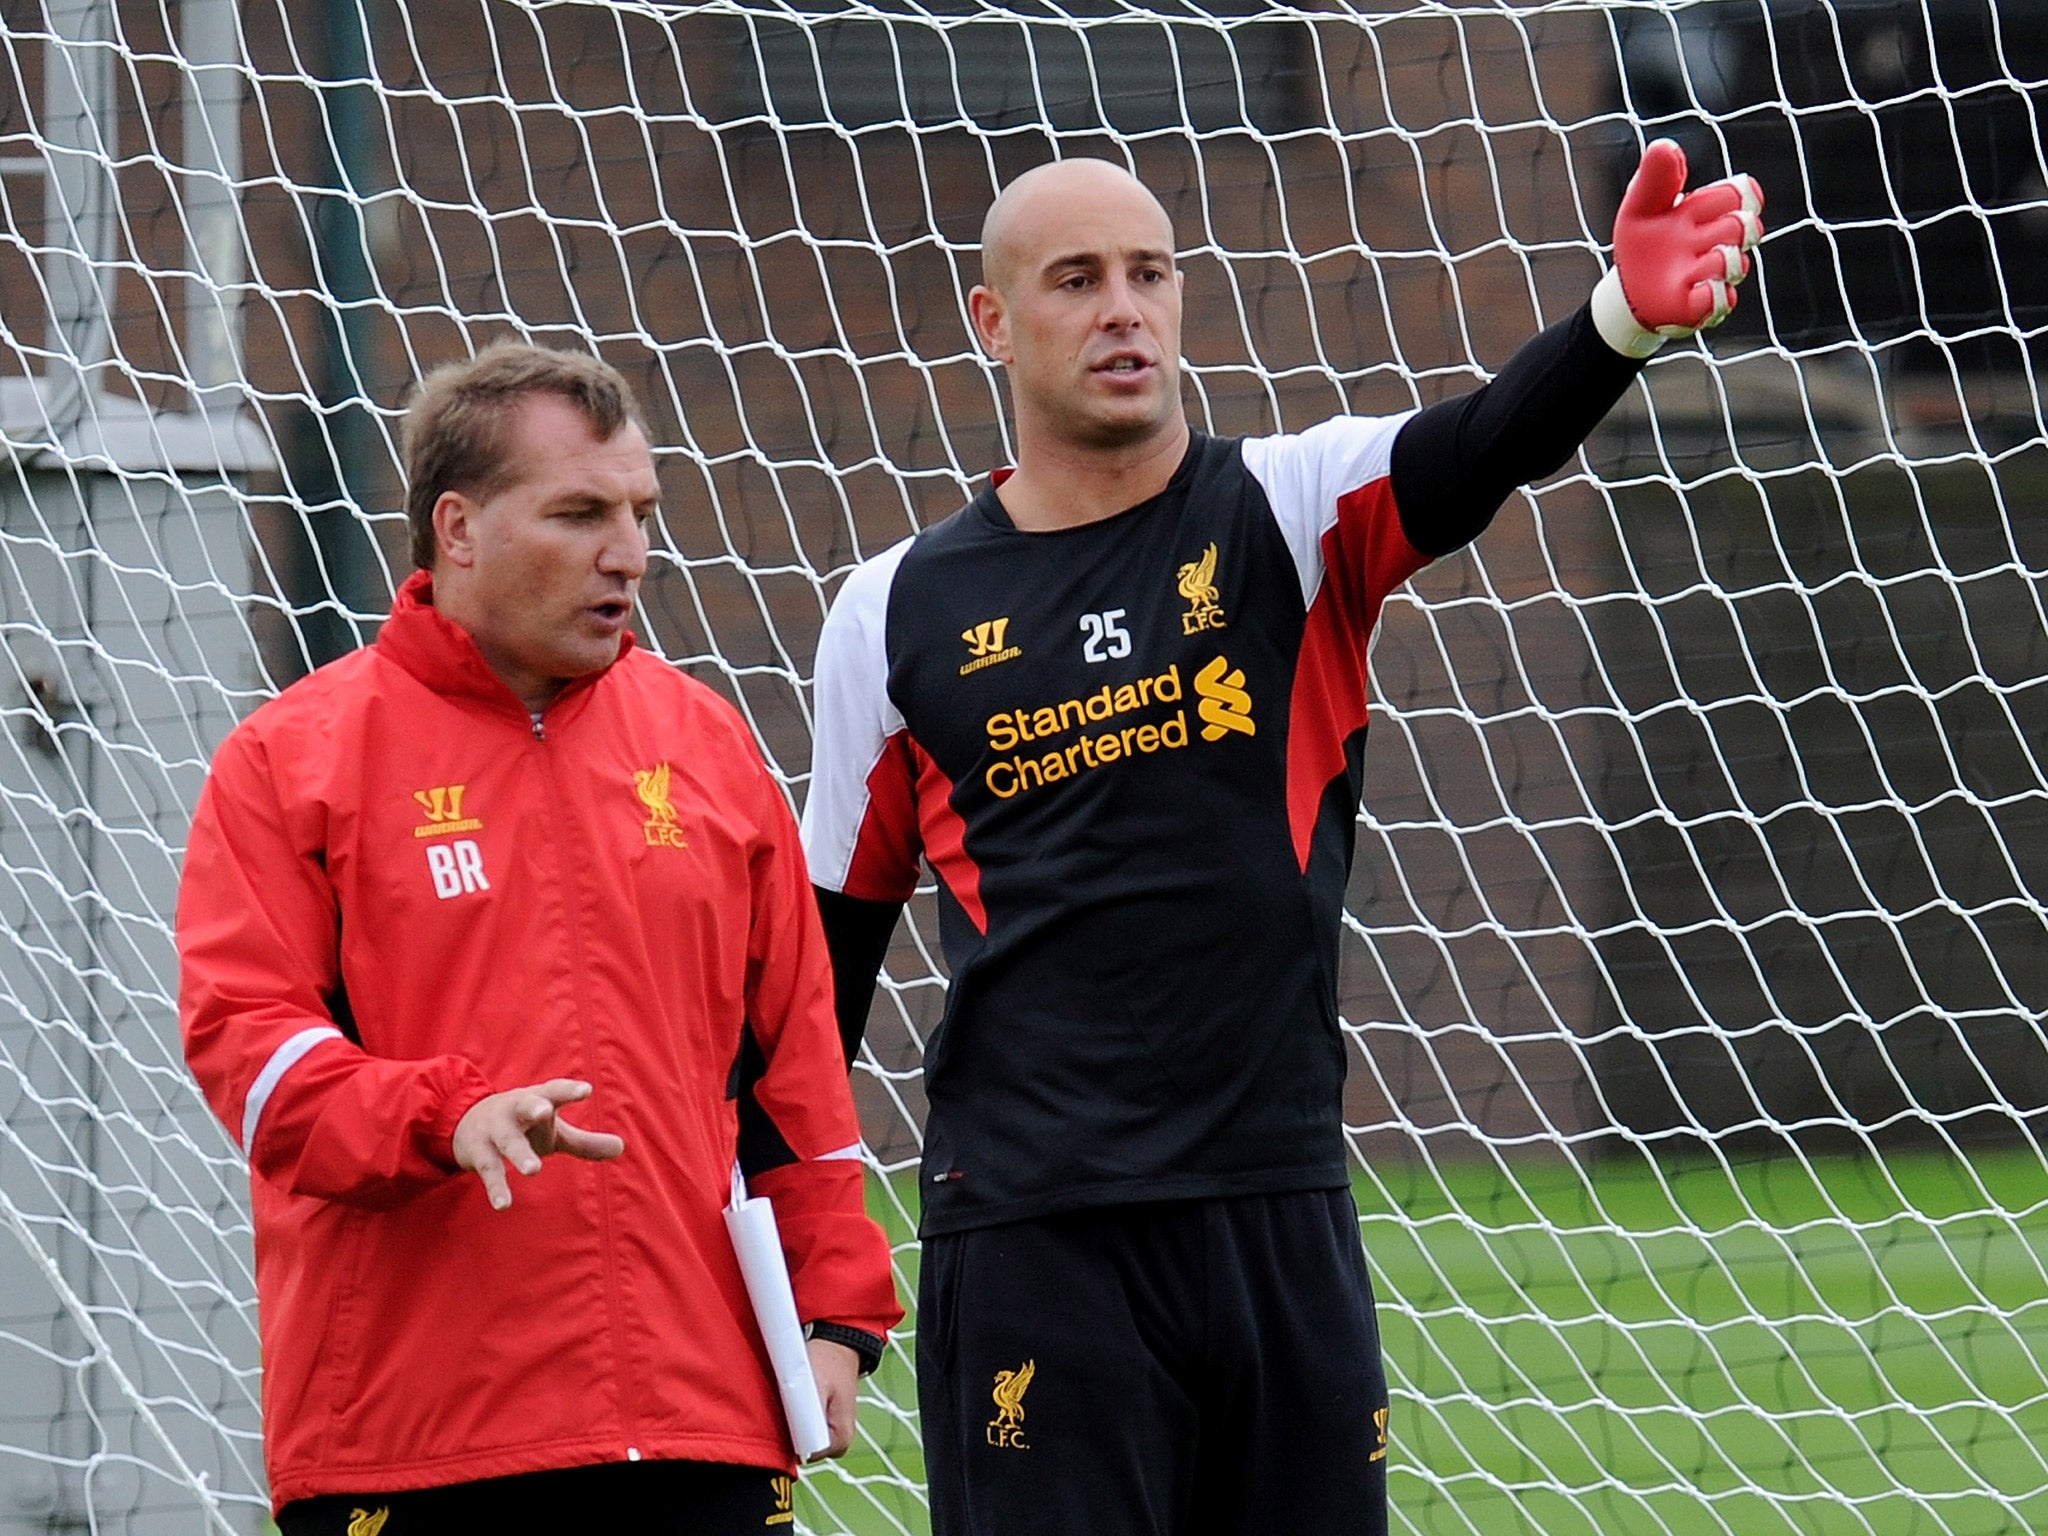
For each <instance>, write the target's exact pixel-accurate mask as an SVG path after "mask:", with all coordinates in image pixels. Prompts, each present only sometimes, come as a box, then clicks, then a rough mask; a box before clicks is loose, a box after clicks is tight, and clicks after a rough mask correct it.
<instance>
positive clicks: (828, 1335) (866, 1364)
mask: <svg viewBox="0 0 2048 1536" xmlns="http://www.w3.org/2000/svg"><path fill="white" fill-rule="evenodd" d="M804 1337H805V1338H807V1339H823V1340H824V1341H825V1342H826V1343H827V1344H844V1345H845V1346H846V1347H847V1348H848V1349H850V1350H852V1351H853V1352H854V1353H855V1354H856V1355H859V1356H860V1373H861V1375H863V1376H866V1375H868V1374H869V1373H870V1372H872V1371H873V1370H874V1368H875V1367H876V1366H878V1365H880V1364H881V1363H882V1349H883V1347H884V1346H885V1345H887V1344H888V1342H889V1341H888V1340H887V1339H885V1338H883V1337H882V1336H881V1335H880V1334H879V1333H869V1332H868V1331H867V1329H865V1328H849V1327H848V1326H847V1325H846V1324H845V1323H805V1324H804Z"/></svg>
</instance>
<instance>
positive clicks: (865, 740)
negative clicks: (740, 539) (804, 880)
mask: <svg viewBox="0 0 2048 1536" xmlns="http://www.w3.org/2000/svg"><path fill="white" fill-rule="evenodd" d="M910 543H911V541H910V540H909V539H904V540H902V541H901V542H899V543H897V544H894V545H891V546H890V547H889V548H888V549H886V550H884V551H883V552H882V553H881V554H879V555H877V556H875V558H874V559H872V560H870V561H868V562H867V563H866V564H865V565H862V566H860V567H859V568H858V569H857V570H855V571H854V573H853V574H852V575H851V576H849V577H847V579H846V585H845V586H843V587H841V588H840V589H839V595H838V597H837V598H835V599H834V600H833V603H832V611H831V612H830V613H829V614H827V615H826V616H825V627H824V629H823V630H822V631H821V632H820V633H819V636H818V656H817V662H816V665H815V667H814V668H813V674H814V675H813V682H814V684H815V692H814V696H813V709H812V722H813V735H812V743H811V788H810V793H809V794H808V795H807V796H806V797H805V799H804V814H803V840H804V857H805V858H806V859H807V860H808V861H809V863H810V866H811V879H812V882H813V883H814V884H816V885H818V886H819V887H821V888H822V889H824V890H828V891H843V890H844V889H845V888H846V877H847V875H848V874H849V873H850V872H851V871H852V869H853V856H854V852H855V850H856V849H857V848H858V847H859V844H860V830H861V826H862V824H863V823H864V822H865V821H866V820H867V814H868V805H869V801H870V799H871V796H870V794H869V791H868V780H869V778H870V776H871V775H872V774H873V773H874V771H875V767H876V765H877V764H878V763H880V762H881V761H882V755H883V753H884V752H885V751H886V750H887V747H888V744H889V739H890V738H891V737H892V736H893V735H895V734H896V733H897V732H898V731H901V730H902V729H903V716H902V715H901V714H900V713H899V712H898V711H897V709H896V706H895V704H894V703H893V702H892V701H891V700H890V698H889V658H888V636H887V630H888V622H889V589H890V587H891V586H892V585H893V584H894V582H895V579H896V569H897V567H898V566H900V565H901V564H902V563H903V557H904V555H905V554H907V553H908V552H909V550H910Z"/></svg>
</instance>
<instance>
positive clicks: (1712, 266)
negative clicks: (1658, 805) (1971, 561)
mask: <svg viewBox="0 0 2048 1536" xmlns="http://www.w3.org/2000/svg"><path fill="white" fill-rule="evenodd" d="M1685 177H1686V172H1685V161H1684V157H1683V155H1682V154H1681V153H1680V152H1679V150H1678V148H1677V146H1676V145H1674V144H1670V143H1662V142H1660V143H1658V144H1653V145H1652V146H1651V147H1650V149H1649V151H1648V152H1647V153H1646V155H1645V157H1644V160H1643V163H1642V166H1641V168H1640V170H1639V171H1638V172H1637V175H1636V178H1635V181H1634V182H1633V184H1632V185H1631V186H1630V188H1629V191H1628V193H1627V196H1626V197H1625V199H1624V201H1623V203H1622V206H1621V210H1620V212H1619V213H1618V214H1617V216H1616V219H1615V267H1614V270H1613V271H1611V272H1610V273H1608V274H1607V276H1606V277H1605V278H1604V279H1603V280H1602V281H1601V283H1600V284H1599V286H1598V287H1597V288H1596V289H1595V291H1594V293H1593V296H1592V298H1591V301H1590V302H1589V303H1588V304H1587V305H1585V306H1583V307H1581V308H1580V309H1578V310H1577V311H1576V312H1575V313H1573V314H1572V315H1570V316H1568V317H1567V318H1566V319H1564V320H1562V321H1561V322H1559V323H1558V324H1557V325H1555V326H1553V327H1551V328H1550V329H1549V330H1547V331H1545V332H1543V334H1541V335H1540V336H1538V337H1536V338H1535V339H1534V340H1533V341H1531V342H1529V343H1528V344H1527V345H1526V346H1524V347H1523V348H1522V349H1521V351H1519V352H1518V353H1517V354H1516V355H1515V356H1514V358H1513V359H1512V360H1511V361H1510V362H1509V363H1508V365H1507V366H1506V367H1505V368H1503V369H1502V370H1501V372H1500V374H1499V376H1498V377H1497V378H1495V379H1494V380H1493V381H1492V382H1491V383H1489V384H1488V385H1486V386H1485V387H1484V388H1482V389H1479V390H1477V391H1475V392H1473V393H1472V394H1469V395H1465V396H1462V397H1460V398H1458V399H1455V400H1447V401H1444V402H1442V403H1440V404H1437V405H1432V406H1430V407H1428V408H1426V409H1423V410H1420V411H1410V412H1405V413H1403V414H1401V415H1398V416H1391V417H1381V418H1364V417H1343V418H1338V419H1336V420H1332V421H1326V422H1324V423H1322V424H1321V425H1319V426H1316V427H1312V428H1310V429H1309V430H1308V431H1306V432H1303V433H1301V434H1300V435H1298V436H1283V437H1260V438H1244V439H1228V438H1214V437H1208V436H1205V435H1204V434H1202V433H1199V432H1194V431H1191V430H1190V428H1189V425H1188V421H1187V417H1186V415H1185V413H1184V412H1183V410H1182V405H1181V377H1180V339H1181V304H1182V274H1181V272H1180V269H1179V268H1178V266H1177V265H1176V263H1175V259H1174V251H1175V247H1176V241H1175V239H1174V233H1173V229H1172V226H1171V224H1170V222H1169V221H1168V219H1167V216H1166V214H1165V212H1164V211H1163V210H1162V209H1161V207H1160V205H1159V203H1158V201H1157V200H1156V199H1155V198H1154V197H1153V196H1152V195H1151V194H1150V193H1149V192H1148V191H1146V189H1145V188H1144V187H1143V186H1141V185H1140V184H1139V183H1138V182H1137V181H1135V180H1133V179H1132V178H1131V177H1130V176H1129V175H1128V174H1126V173H1125V172H1124V171H1123V170H1122V169H1120V168H1118V167H1116V166H1113V165H1110V164H1107V163H1105V162H1102V161H1095V160H1074V161H1065V162H1061V163H1058V164H1053V165H1047V166H1041V167H1039V168H1038V169H1037V170H1034V171H1031V172H1029V173H1028V174H1026V175H1024V176H1022V177H1019V178H1018V179H1017V180H1016V181H1015V182H1013V183H1012V184H1011V185H1010V186H1009V187H1007V188H1006V189H1005V190H1004V191H1003V193H1002V195H1001V196H1000V197H998V198H997V200H996V202H995V205H994V206H993V207H992V208H991V209H990V210H989V215H988V221H987V224H986V225H985V227H984V230H983V253H982V260H983V281H982V283H981V285H980V286H979V287H977V288H975V289H974V290H973V292H972V293H971V294H970V295H969V299H968V303H969V308H970V310H971V312H972V315H973V319H974V324H975V328H976V331H977V333H978V335H979V338H980V341H981V344H982V345H983V346H984V347H985V348H986V349H987V351H988V353H989V355H990V356H991V357H993V358H994V359H995V360H996V361H997V362H999V363H1001V364H1002V365H1003V366H1004V367H1005V368H1006V369H1007V370H1008V372H1009V379H1010V387H1011V399H1012V403H1013V406H1014V411H1015V417H1014V423H1013V425H1014V428H1015V432H1016V443H1017V465H1016V468H1015V469H1014V471H1011V472H1009V473H1000V472H999V473H998V474H996V475H995V476H994V477H993V478H992V480H991V483H990V484H989V486H988V488H987V489H985V490H983V491H982V492H981V494H980V495H978V496H976V497H975V498H974V500H973V501H971V502H969V503H968V504H967V505H966V506H965V507H963V508H961V509H960V511H958V512H956V513H955V514H953V515H952V516H951V517H949V518H947V519H946V520H945V521H944V522H942V523H939V524H937V525H936V526H934V527H931V528H928V529H926V530H925V531H924V532H923V533H921V534H919V535H917V536H916V537H915V538H913V539H908V540H906V541H904V542H903V543H901V544H898V545H897V546H895V547H894V548H892V549H890V550H888V551H886V552H885V553H883V554H881V555H879V556H877V557H876V558H874V559H873V560H871V561H869V562H867V563H866V564H865V565H863V566H861V567H860V568H859V569H858V570H857V571H855V572H854V574H853V575H852V576H851V577H850V578H848V580H847V583H846V585H845V587H844V589H843V590H842V591H841V592H840V594H839V596H838V599H837V600H836V602H835V603H834V605H833V608H832V611H831V615H830V617H829V618H828V619H827V621H826V624H825V629H824V634H823V638H822V639H821V641H820V646H819V654H818V665H817V748H816V754H817V755H816V760H815V763H814V776H813V779H812V786H811V794H810V800H809V803H808V805H807V806H806V809H805V824H804V834H805V841H806V846H807V850H808V853H809V858H810V865H811V875H812V879H813V880H814V881H815V882H816V884H817V886H818V888H819V900H820V903H821V905H822V907H823V910H824V914H825V920H826V932H827V935H828V938H829V940H830V944H831V950H832V957H833V964H834V967H835V970H836V981H837V992H838V1006H839V1022H840V1029H841V1031H842V1034H843V1036H844V1039H845V1042H846V1045H847V1048H848V1053H849V1056H850V1055H851V1053H852V1052H853V1051H854V1050H855V1049H857V1048H858V1044H859V1040H860V1034H861V1030H862V1028H863V1025H864V1021H865V1019H866V1016H867V1009H868V1003H869V1001H870V998H871V996H872V993H873V989H874V983H875V975H876V971H877V968H878V966H879V964H880V961H881V958H882V955H883V952H884V950H885V949H886V948H887V945H888V942H889V936H890V933H891V930H892V929H893V928H894V926H895V924H896V920H897V917H898V914H899V913H900V912H901V910H902V907H903V903H904V901H905V900H906V898H908V896H909V895H910V893H911V891H912V888H913V887H914V886H915V885H916V883H917V879H918V874H919V867H920V861H924V862H928V863H929V864H930V867H931V869H932V871H933V873H934V875H935V876H936V878H937V883H938V891H939V910H940V922H941V937H942V939H943V941H944V945H945V951H946V959H947V963H948V968H949V970H950V973H951V978H952V980H951V984H950V990H949V993H948V999H947V1005H946V1012H945V1016H944V1019H943V1021H942V1023H941V1025H940V1027H939V1029H938V1030H937V1031H936V1032H935V1033H934V1035H933V1036H932V1039H931V1041H930V1044H929V1047H928V1049H927V1051H926V1055H925V1074H926V1075H925V1081H926V1088H927V1091H928V1094H929V1099H930V1106H931V1111H930V1118H929V1122H928V1125H927V1129H926V1138H925V1149H924V1163H923V1168H922V1176H921V1179H920V1185H921V1187H922V1189H923V1193H924V1207H923V1218H922V1231H923V1234H924V1239H925V1243H924V1257H923V1265H922V1272H921V1277H920V1289H919V1305H920V1312H919V1316H918V1339H917V1343H918V1372H919V1392H920V1402H921V1406H922V1410H923V1418H924V1435H925V1452H926V1459H927V1465H928V1468H929V1471H930V1479H931V1499H932V1524H933V1530H934V1531H935V1532H936V1533H937V1536H970V1533H971V1536H1025V1533H1029V1536H1197V1533H1199V1536H1209V1533H1216V1536H1252V1533H1255V1532H1256V1533H1262V1536H1263V1533H1272V1532H1288V1533H1293V1532H1303V1533H1317V1536H1321V1533H1329V1532H1344V1533H1358V1536H1379V1533H1383V1532H1384V1531H1385V1530H1386V1529H1387V1496H1386V1468H1387V1459H1388V1457H1389V1455H1390V1454H1398V1445H1399V1425H1398V1424H1397V1423H1394V1422H1392V1421H1390V1416H1389V1410H1388V1402H1387V1388H1386V1377H1385V1373H1384V1371H1383V1369H1382V1367H1381V1362H1380V1347H1379V1334H1378V1331H1377V1328H1376V1326H1375V1322H1374V1317H1373V1296H1372V1286H1371V1282H1370V1281H1369V1279H1368V1278H1367V1274H1366V1267H1365V1262H1364V1256H1363V1254H1362V1252H1361V1250H1360V1245H1359V1232H1358V1213H1357V1211H1356V1210H1355V1209H1354V1207H1353V1205H1352V1201H1351V1195H1350V1189H1349V1182H1348V1177H1347V1172H1348V1170H1347V1165H1346V1157H1345V1146H1344V1139H1343V1125H1342V1117H1341V1102H1342V1092H1343V1083H1344V1062H1345V1050H1344V1043H1343V1038H1342V1036H1341V1034H1340V1032H1339V1028H1338V1019H1337V934H1338V924H1339V920H1340V917H1341V914H1342V911H1343V898H1344V888H1345V882H1346V877H1347V876H1348V874H1349V871H1350V865H1351V851H1352V828H1353V825H1354V822H1355V818H1356V812H1357V807H1358V799H1359V791H1360V785H1361V782H1362V778H1363V761H1364V749H1365V733H1366V718H1367V709H1366V692H1367V687H1366V649H1367V644H1368V642H1369V640H1370V638H1371V635H1372V629H1373V625H1374V624H1375V622H1376V621H1377V619H1378V616H1379V611H1380V605H1381V603H1382V602H1383V601H1384V599H1385V598H1386V596H1387V594H1388V593H1389V592H1391V591H1392V590H1393V589H1394V588H1396V587H1398V586H1399V585H1400V584H1401V583H1403V582H1405V581H1406V580H1408V578H1409V577H1410V576H1412V575H1414V574H1415V572H1417V571H1418V570H1420V569H1422V567H1424V566H1425V565H1427V564H1428V563H1429V562H1430V561H1432V560H1434V559H1437V558H1439V557H1441V556H1443V555H1446V554H1449V553H1450V552H1451V551H1453V550H1455V549H1458V548H1460V547H1461V546H1463V545H1464V544H1466V543H1467V542H1468V541H1470V540H1471V539H1473V538H1474V537H1476V536H1477V535H1478V534H1479V533H1480V532H1481V530H1483V529H1484V528H1485V527H1486V525H1487V523H1488V522H1489V521H1490V520H1491V518H1492V516H1493V514H1494V512H1495V510H1496V509H1497V508H1498V507H1499V506H1500V504H1501V502H1502V501H1503V500H1505V499H1506V497H1507V496H1508V495H1509V493H1510V492H1511V491H1512V490H1513V488H1514V487H1516V486H1517V485H1520V484H1523V483H1524V482H1526V481H1529V480H1532V479H1535V478H1537V477H1540V476H1542V475H1546V474H1549V473H1550V472H1552V471H1554V470H1555V469H1557V468H1558V467H1559V466H1560V465H1562V464H1563V463H1564V462H1565V460H1566V459H1567V458H1569V457H1570V455H1571V454H1572V453H1573V451H1574V450H1576V449H1577V447H1578V446H1579V444H1580V443H1581V442H1582V441H1583V440H1584V438H1585V436H1586V434H1587V433H1588V432H1589V431H1591V430H1592V428H1593V427H1594V425H1595V424H1596V423H1597V422H1598V421H1599V420H1600V418H1601V417H1602V416H1603V415H1605V414H1606V412H1607V410H1608V409H1609V407H1610V406H1611V405H1612V404H1613V403H1614V402H1615V400H1617V399H1618V398H1619V397H1620V395H1621V393H1622V391H1623V390H1624V389H1626V388H1627V386H1628V384H1629V381H1630V380H1631V379H1633V378H1634V377H1635V376H1636V373H1637V371H1638V369H1639V368H1640V367H1641V366H1642V359H1643V358H1645V357H1646V356H1648V355H1649V353H1650V352H1651V351H1653V350H1655V348H1656V347H1657V346H1658V345H1659V344H1660V343H1661V342H1662V341H1663V340H1664V339H1666V338H1668V337H1673V336H1687V335H1690V334H1692V333H1693V332H1694V331H1695V330H1697V329H1698V328H1700V327H1702V326H1706V325H1711V324H1714V323H1716V322H1717V321H1719V320H1720V319H1721V318H1722V317H1723V316H1725V315H1726V314H1727V313H1728V311H1729V309H1730V307H1731V306H1732V304H1733V302H1734V294H1733V285H1734V284H1735V283H1736V282H1738V281H1739V280H1740V279H1741V278H1742V277H1743V275H1745V274H1746V273H1747V271H1748V269H1749V258H1748V256H1747V254H1746V253H1747V251H1748V250H1749V248H1750V247H1751V246H1753V245H1754V244H1755V242H1756V240H1757V239H1758V237H1759V235H1760V233H1761V225H1760V223H1759V210H1760V208H1761V206H1762V199H1761V196H1760V194H1759V193H1758V191H1757V188H1756V185H1755V183H1754V182H1752V181H1751V180H1750V179H1749V178H1747V177H1737V178H1734V179H1732V180H1730V181H1726V182H1721V183H1717V184H1715V185H1713V186H1710V187H1706V188H1703V189H1701V190H1699V191H1697V192H1694V193H1692V194H1691V195H1689V196H1688V195H1683V189H1684V185H1685Z"/></svg>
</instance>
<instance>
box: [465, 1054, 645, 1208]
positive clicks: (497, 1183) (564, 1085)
mask: <svg viewBox="0 0 2048 1536" xmlns="http://www.w3.org/2000/svg"><path fill="white" fill-rule="evenodd" d="M589 1097H590V1084H588V1083H582V1082H577V1081H576V1080H575V1079H574V1078H568V1077H555V1078H550V1079H549V1080H548V1081H547V1082H544V1083H533V1084H531V1085H529V1086H527V1087H525V1088H511V1089H507V1090H506V1091H505V1092H504V1093H493V1094H490V1095H488V1096H486V1097H484V1098H481V1099H478V1100H477V1101H476V1103H474V1104H472V1105H470V1107H469V1108H468V1110H467V1111H465V1112H464V1114H463V1116H462V1118H461V1120H459V1121H457V1122H456V1125H455V1141H454V1152H455V1161H456V1163H457V1164H458V1165H459V1166H461V1167H464V1168H467V1169H470V1170H471V1171H473V1172H474V1173H475V1174H476V1175H477V1177H478V1178H480V1179H482V1180H483V1181H484V1189H485V1190H486V1191H487V1192H488V1193H489V1195H490V1197H491V1209H493V1210H497V1211H502V1210H504V1209H505V1207H506V1206H508V1205H510V1204H511V1203H512V1186H511V1184H510V1182H509V1181H507V1179H506V1177H505V1164H507V1163H510V1164H511V1165H512V1166H513V1167H514V1168H517V1169H518V1170H519V1171H520V1172H521V1173H523V1174H526V1175H527V1176H528V1177H529V1178H530V1177H531V1176H532V1175H534V1174H536V1173H539V1172H540V1161H541V1159H542V1158H544V1157H549V1156H552V1155H553V1154H555V1153H557V1152H566V1153H568V1154H569V1155H570V1156H571V1157H581V1158H585V1159H587V1160H589V1161H591V1162H604V1161H606V1160H608V1159H610V1158H614V1157H617V1156H619V1155H620V1154H621V1153H623V1152H624V1151H625V1150H626V1143H625V1142H624V1141H623V1140H621V1139H620V1138H619V1137H617V1136H613V1135H611V1134H609V1133H608V1132H605V1131H586V1130H584V1129H582V1128H581V1127H580V1126H574V1125H571V1124H569V1122H568V1121H566V1120H564V1119H563V1118H562V1117H561V1115H560V1113H559V1111H560V1110H561V1109H562V1107H563V1106H564V1105H568V1104H579V1103H581V1102H582V1101H583V1100H585V1099H587V1098H589Z"/></svg>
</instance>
